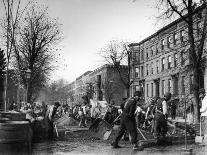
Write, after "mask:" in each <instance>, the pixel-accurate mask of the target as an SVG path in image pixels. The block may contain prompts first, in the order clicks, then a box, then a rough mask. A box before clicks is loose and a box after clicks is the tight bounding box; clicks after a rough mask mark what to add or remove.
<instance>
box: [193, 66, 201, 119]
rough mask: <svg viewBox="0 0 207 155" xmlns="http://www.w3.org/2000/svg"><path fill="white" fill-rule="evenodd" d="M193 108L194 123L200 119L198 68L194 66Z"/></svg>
mask: <svg viewBox="0 0 207 155" xmlns="http://www.w3.org/2000/svg"><path fill="white" fill-rule="evenodd" d="M193 76H194V78H193V86H194V87H193V109H194V123H198V122H199V120H200V107H199V70H198V67H195V68H194V70H193Z"/></svg>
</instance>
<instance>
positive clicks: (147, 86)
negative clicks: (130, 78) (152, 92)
mask: <svg viewBox="0 0 207 155" xmlns="http://www.w3.org/2000/svg"><path fill="white" fill-rule="evenodd" d="M147 97H149V84H147Z"/></svg>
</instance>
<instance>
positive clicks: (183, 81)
mask: <svg viewBox="0 0 207 155" xmlns="http://www.w3.org/2000/svg"><path fill="white" fill-rule="evenodd" d="M181 92H182V93H183V94H184V93H185V76H182V77H181Z"/></svg>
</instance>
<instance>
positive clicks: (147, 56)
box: [146, 48, 149, 59]
mask: <svg viewBox="0 0 207 155" xmlns="http://www.w3.org/2000/svg"><path fill="white" fill-rule="evenodd" d="M148 58H149V53H148V48H146V59H148Z"/></svg>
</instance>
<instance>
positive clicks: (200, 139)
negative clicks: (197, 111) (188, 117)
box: [195, 116, 203, 143]
mask: <svg viewBox="0 0 207 155" xmlns="http://www.w3.org/2000/svg"><path fill="white" fill-rule="evenodd" d="M201 132H202V131H201V116H200V136H196V137H195V142H196V143H203V136H202V135H201Z"/></svg>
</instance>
